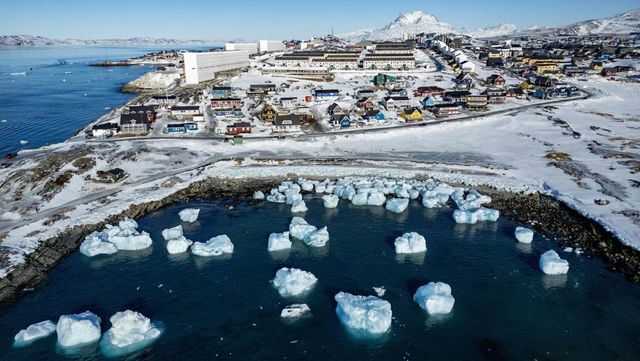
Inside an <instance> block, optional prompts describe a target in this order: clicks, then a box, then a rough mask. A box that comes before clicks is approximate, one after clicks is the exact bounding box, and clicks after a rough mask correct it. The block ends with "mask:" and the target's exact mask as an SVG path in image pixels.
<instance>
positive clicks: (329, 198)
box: [322, 194, 340, 208]
mask: <svg viewBox="0 0 640 361" xmlns="http://www.w3.org/2000/svg"><path fill="white" fill-rule="evenodd" d="M339 200H340V198H338V196H337V195H335V194H326V195H324V196H322V203H323V205H324V208H336V207H337V206H338V201H339Z"/></svg>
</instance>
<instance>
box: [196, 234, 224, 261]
mask: <svg viewBox="0 0 640 361" xmlns="http://www.w3.org/2000/svg"><path fill="white" fill-rule="evenodd" d="M191 253H193V254H195V255H196V256H203V257H210V256H221V255H223V254H231V253H233V243H231V239H229V237H228V236H227V235H226V234H223V235H219V236H215V237H213V238H211V239H209V240H208V241H207V242H206V243H203V242H194V243H193V245H192V246H191Z"/></svg>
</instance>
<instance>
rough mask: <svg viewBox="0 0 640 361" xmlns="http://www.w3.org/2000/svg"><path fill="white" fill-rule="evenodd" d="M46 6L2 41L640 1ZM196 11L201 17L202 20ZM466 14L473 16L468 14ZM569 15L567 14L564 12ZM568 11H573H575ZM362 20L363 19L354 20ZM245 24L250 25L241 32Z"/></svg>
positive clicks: (478, 21)
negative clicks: (120, 10)
mask: <svg viewBox="0 0 640 361" xmlns="http://www.w3.org/2000/svg"><path fill="white" fill-rule="evenodd" d="M44 2H45V1H43V0H26V1H23V2H20V3H9V4H3V5H2V8H4V9H3V11H2V12H0V24H2V25H0V34H2V35H6V36H16V35H28V36H41V37H45V38H51V39H60V40H65V39H78V40H94V39H130V38H166V39H175V40H201V41H212V40H215V41H219V40H225V41H233V40H240V39H241V40H245V41H253V40H257V39H279V40H285V39H306V38H311V37H317V36H322V35H325V34H328V33H331V31H332V29H333V31H334V33H336V34H340V33H348V32H352V31H356V30H363V29H376V28H381V27H383V26H385V25H387V24H389V23H391V22H392V21H394V20H395V19H396V18H397V16H399V15H400V14H402V13H407V12H413V11H422V12H423V13H424V14H429V15H433V16H435V17H436V18H438V20H439V21H441V22H444V23H448V24H450V25H452V26H453V27H454V28H455V29H457V30H462V31H475V30H477V29H483V28H487V27H494V26H498V25H499V24H502V23H509V24H515V25H516V26H517V27H518V28H519V29H527V28H531V27H554V26H562V25H569V24H573V23H576V22H580V21H586V20H591V19H600V18H605V17H611V16H615V15H618V14H622V13H625V12H628V11H633V10H635V9H637V8H638V7H639V6H640V3H638V1H636V0H623V1H618V2H616V4H613V5H612V4H603V3H601V2H596V1H594V0H588V1H578V0H568V1H564V2H562V3H561V4H554V2H553V1H550V0H543V1H540V2H538V3H536V4H532V3H517V4H512V3H508V2H505V1H502V0H490V1H487V2H483V3H482V4H477V3H475V2H473V1H470V0H458V1H456V2H455V4H450V3H449V4H440V3H434V4H424V2H422V1H416V0H411V1H405V2H403V3H402V4H388V3H384V2H382V1H380V0H373V1H372V2H370V3H369V4H373V5H375V6H371V7H368V8H369V9H371V8H375V9H376V10H372V11H369V12H368V13H365V12H362V11H361V9H360V4H340V3H339V2H337V1H336V0H328V1H327V5H326V6H324V7H322V8H316V7H314V6H313V3H311V2H310V1H300V2H297V3H295V4H291V3H289V2H288V1H284V0H276V1H272V2H270V3H269V4H265V3H263V2H260V1H258V0H247V1H242V2H239V3H234V4H217V3H211V2H203V1H201V0H193V1H190V2H189V3H188V4H181V5H182V6H180V7H179V8H176V6H175V5H174V3H172V2H170V1H167V0H160V1H154V2H153V1H150V0H143V1H139V2H136V3H125V2H124V1H123V0H112V1H109V2H108V3H106V4H105V3H86V2H82V1H79V0H70V1H67V2H65V3H64V4H56V7H55V8H52V7H51V6H48V5H45V6H43V3H44ZM119 5H121V6H119ZM546 6H555V7H556V8H557V9H558V11H556V12H555V13H551V14H550V13H546V12H545V13H542V12H539V10H537V9H539V8H545V7H546ZM114 8H123V9H127V11H129V12H132V13H135V14H145V12H147V13H149V12H150V13H153V16H150V17H149V19H148V18H144V17H143V18H139V16H137V17H128V16H127V14H126V13H125V14H120V13H119V14H117V15H116V16H118V15H119V16H120V18H114V16H113V14H112V12H113V9H114ZM195 8H198V9H201V10H199V11H198V12H197V13H194V12H193V9H195ZM460 8H462V9H464V10H466V11H461V9H460ZM563 9H565V10H566V11H562V10H563ZM568 9H571V12H569V11H568ZM359 11H360V13H358V12H359ZM536 11H537V12H536ZM354 13H355V14H359V16H356V17H353V16H352V14H354ZM360 14H361V15H360ZM523 14H524V15H525V16H524V18H523V16H522V15H523ZM24 15H26V16H24ZM234 15H241V16H242V18H241V19H238V18H234ZM536 15H538V16H536ZM105 18H106V20H107V21H105ZM525 18H526V19H525ZM132 19H135V21H132ZM265 19H266V20H265ZM326 19H329V20H326ZM211 20H215V21H211ZM238 23H241V24H242V26H240V27H239V26H237V25H238ZM283 23H289V24H290V26H286V27H281V26H276V24H278V25H279V24H283ZM158 24H161V25H162V26H161V27H160V26H158ZM70 25H71V26H70ZM292 28H296V29H299V30H298V31H297V32H295V33H293V32H291V30H290V29H292Z"/></svg>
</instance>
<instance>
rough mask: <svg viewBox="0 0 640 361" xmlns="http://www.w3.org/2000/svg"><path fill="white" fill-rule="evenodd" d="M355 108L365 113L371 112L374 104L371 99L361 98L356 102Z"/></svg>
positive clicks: (374, 106)
mask: <svg viewBox="0 0 640 361" xmlns="http://www.w3.org/2000/svg"><path fill="white" fill-rule="evenodd" d="M356 107H358V108H359V109H362V110H364V111H365V112H366V111H369V110H373V109H375V108H376V103H374V101H373V100H371V98H361V99H358V101H357V102H356Z"/></svg>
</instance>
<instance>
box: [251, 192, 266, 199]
mask: <svg viewBox="0 0 640 361" xmlns="http://www.w3.org/2000/svg"><path fill="white" fill-rule="evenodd" d="M253 199H255V200H257V201H261V200H263V199H264V193H262V192H261V191H255V192H253Z"/></svg>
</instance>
